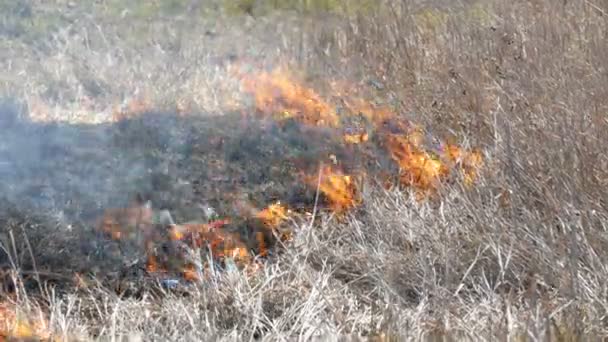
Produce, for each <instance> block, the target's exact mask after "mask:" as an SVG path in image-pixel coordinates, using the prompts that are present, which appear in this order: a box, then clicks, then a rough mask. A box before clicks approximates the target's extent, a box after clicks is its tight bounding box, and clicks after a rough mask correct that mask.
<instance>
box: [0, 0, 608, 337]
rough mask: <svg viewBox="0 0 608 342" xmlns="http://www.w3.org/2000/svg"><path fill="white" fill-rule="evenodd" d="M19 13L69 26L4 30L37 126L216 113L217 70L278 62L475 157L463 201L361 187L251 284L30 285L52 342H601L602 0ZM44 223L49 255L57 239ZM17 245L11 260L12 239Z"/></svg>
mask: <svg viewBox="0 0 608 342" xmlns="http://www.w3.org/2000/svg"><path fill="white" fill-rule="evenodd" d="M192 3H193V4H195V3H196V2H192ZM91 6H93V5H91ZM95 6H97V5H95ZM99 6H104V5H99ZM107 6H109V5H107ZM32 8H33V9H34V11H33V13H34V14H33V15H34V18H38V20H42V19H40V18H46V17H45V15H47V16H50V15H51V14H49V13H52V14H53V13H54V14H56V13H58V12H62V13H64V17H63V19H62V20H65V22H66V23H68V24H67V25H58V27H57V29H55V30H50V31H49V32H48V33H44V34H42V33H40V34H38V35H34V36H33V37H34V38H32V36H31V35H27V37H26V36H19V35H17V36H9V35H8V34H5V35H2V36H0V45H1V46H2V50H3V52H2V55H3V58H1V59H0V60H1V61H2V62H0V63H1V67H2V69H3V70H7V72H5V74H4V75H2V76H1V77H2V78H3V79H2V80H0V82H1V86H0V89H1V91H2V93H3V94H4V95H5V96H8V97H11V98H15V99H19V100H26V101H27V104H28V105H29V110H30V112H31V113H33V114H34V115H39V116H38V117H35V118H39V119H45V120H49V119H51V120H57V119H65V120H68V121H87V122H105V121H108V120H110V119H111V115H112V107H111V105H114V104H116V103H118V102H122V101H127V102H128V101H129V99H130V98H132V97H135V98H137V96H140V97H141V98H140V99H139V100H140V101H142V102H143V103H145V107H146V108H147V107H150V108H162V109H170V110H171V109H174V108H176V107H179V105H178V104H177V102H179V101H182V102H183V103H184V104H187V107H188V111H194V112H197V111H200V112H204V113H208V114H210V115H221V114H223V113H226V112H230V111H232V110H234V109H235V108H243V107H246V106H247V104H246V103H245V99H244V98H241V97H240V96H239V95H238V93H239V92H238V84H237V83H236V82H235V81H234V80H233V79H232V78H230V73H229V71H230V70H228V69H229V68H228V65H229V63H227V62H228V61H229V60H230V59H231V58H232V57H231V56H234V57H235V58H236V59H238V60H246V61H247V62H249V63H251V64H257V63H259V64H262V65H263V64H267V65H271V64H272V63H274V62H276V61H278V60H285V59H287V60H288V61H289V63H291V65H292V66H293V67H294V70H302V71H303V72H304V73H305V74H306V75H308V76H309V77H310V80H311V82H312V83H313V84H318V86H319V88H323V87H324V86H326V85H327V84H326V83H327V81H329V80H330V79H332V78H334V77H335V78H340V79H347V80H349V81H352V82H353V84H355V86H353V88H356V89H357V90H358V91H360V92H361V93H363V94H365V95H366V96H369V97H372V98H374V99H377V100H378V101H384V102H386V103H389V104H390V105H392V106H394V107H395V108H398V109H399V111H400V112H401V113H403V114H404V115H405V116H406V117H408V118H411V119H413V120H415V121H418V122H423V123H425V124H426V125H428V127H431V128H432V130H433V132H434V133H436V134H437V135H440V136H446V135H447V136H451V137H453V139H457V140H459V141H461V142H463V143H464V144H465V145H466V144H470V145H472V146H480V147H482V148H483V150H484V154H485V157H486V160H487V167H486V169H485V171H484V174H483V177H482V179H480V180H479V182H478V184H477V185H476V186H475V187H474V188H473V189H472V190H470V191H465V190H464V189H463V187H461V186H459V185H458V184H456V185H450V186H446V188H445V189H442V196H441V200H440V201H439V202H438V203H427V202H423V203H421V202H419V201H416V200H415V199H414V195H413V194H410V193H409V192H408V191H407V190H397V189H394V190H390V191H388V190H381V189H379V188H378V187H377V186H375V185H374V184H368V185H369V186H368V187H367V188H366V193H365V196H364V198H363V204H362V207H361V209H360V210H357V211H356V212H353V213H352V214H351V215H349V216H348V217H347V219H346V220H343V221H340V220H337V219H336V218H335V217H332V216H331V215H328V214H325V213H323V214H321V215H320V217H319V221H318V222H316V223H315V224H314V225H312V226H309V225H308V222H300V223H294V224H299V226H298V229H297V232H298V233H297V234H296V235H295V237H294V241H293V243H292V245H291V246H290V248H289V249H288V250H287V251H286V252H285V253H284V254H282V255H280V256H279V257H278V258H277V260H276V261H274V262H273V263H271V264H268V265H267V266H266V267H265V268H264V269H263V271H261V272H259V273H258V274H255V275H254V276H253V277H246V276H245V275H243V274H240V273H228V274H218V275H217V277H216V278H215V279H214V280H212V281H209V282H205V283H202V284H200V285H199V286H197V287H196V288H195V289H192V290H191V291H190V292H189V295H188V296H186V297H183V296H180V295H176V294H165V295H163V296H158V297H153V296H152V295H151V294H149V295H145V296H144V297H143V298H121V297H118V296H117V295H116V294H115V293H114V292H112V291H110V290H108V289H107V288H105V287H103V286H101V285H95V284H90V285H88V286H85V287H84V288H81V289H78V290H77V289H68V290H62V291H58V292H57V294H56V295H55V294H53V292H49V291H42V293H44V295H43V296H42V297H44V301H43V302H44V303H45V305H43V309H42V311H43V312H46V313H47V314H48V321H49V325H50V329H51V330H52V331H53V333H54V334H55V335H57V336H59V338H60V339H61V338H66V339H67V338H69V337H70V336H73V337H74V338H76V339H101V340H106V339H108V340H109V339H113V338H121V339H122V338H124V339H127V340H134V341H136V340H209V339H214V340H215V339H220V340H250V339H255V338H264V339H269V340H284V339H305V340H309V339H319V340H340V339H342V338H350V337H349V336H353V337H352V338H353V339H355V337H361V338H371V339H374V340H378V341H388V340H405V339H412V340H419V339H425V340H427V339H428V340H435V339H448V338H449V339H457V340H508V341H511V340H515V341H518V340H559V341H571V340H581V339H584V340H602V339H605V338H607V337H608V322H607V317H608V288H607V285H606V284H608V269H606V266H605V265H608V254H607V253H606V250H608V231H607V229H608V171H607V170H608V153H607V149H606V147H605V142H606V141H608V133H607V132H608V101H607V100H606V99H607V98H608V93H607V91H606V89H607V88H606V84H608V69H607V64H606V62H605V56H607V55H608V45H606V43H605V42H606V41H607V39H608V37H606V32H608V22H607V21H606V11H607V10H608V3H606V1H599V0H596V1H581V2H569V1H564V2H559V3H553V2H551V1H549V0H536V1H512V2H503V1H498V0H497V1H477V2H475V1H460V2H458V3H455V2H452V1H442V0H435V1H429V2H422V1H385V2H384V3H383V4H382V6H379V7H378V8H376V9H374V11H377V12H374V13H365V14H364V15H359V16H357V15H353V16H348V17H346V18H344V17H339V16H335V15H331V16H327V17H324V18H321V19H319V17H318V16H319V15H314V16H313V17H307V18H304V19H296V18H294V17H293V16H292V15H290V14H284V13H275V14H269V15H268V16H265V17H260V18H256V19H252V18H249V17H242V18H240V17H238V18H234V17H224V16H220V15H217V16H210V17H200V16H198V17H196V18H194V17H193V18H190V17H189V16H172V17H168V18H163V19H156V20H153V21H152V22H151V24H150V26H144V23H145V20H139V21H138V20H135V19H133V20H132V21H131V22H129V23H125V22H123V21H121V20H119V19H118V18H117V17H113V16H110V15H109V14H103V13H106V12H103V11H102V12H99V13H102V14H89V15H84V14H83V13H82V8H79V7H78V6H76V7H75V8H74V7H70V6H67V5H66V6H65V7H63V8H62V7H58V9H52V8H50V7H48V6H45V5H39V4H34V3H33V2H32ZM110 12H111V11H109V10H108V13H110ZM36 16H37V17H36ZM66 18H67V19H66ZM201 18H203V19H204V20H203V19H201ZM23 20H30V19H28V18H26V19H23ZM234 20H236V22H238V25H236V24H235V23H234V22H233V21H234ZM32 22H36V20H32ZM320 23H322V24H320ZM26 38H27V39H26ZM87 101H88V102H87ZM83 103H85V104H86V103H89V105H84V104H83ZM87 106H88V107H87ZM79 111H80V112H79ZM0 123H1V122H0ZM1 128H2V126H0V129H1ZM0 162H1V161H0ZM7 226H8V224H7ZM27 227H30V226H27ZM36 227H38V228H40V227H39V226H36ZM3 228H6V227H3ZM53 228H54V229H56V231H57V233H55V234H54V235H56V236H58V237H56V238H54V239H50V240H51V241H55V242H54V244H52V245H53V246H56V244H58V243H59V242H61V241H64V240H66V241H67V240H69V239H70V237H69V236H70V235H69V234H68V233H66V234H64V235H62V234H63V232H64V231H67V230H66V227H65V226H62V225H61V224H58V225H57V226H56V227H53ZM32 229H34V228H32ZM30 234H31V236H41V235H40V233H36V232H31V233H30ZM37 234H38V235H37ZM70 234H74V233H73V232H72V233H70ZM5 236H6V234H3V236H2V238H3V240H4V241H3V246H4V247H5V248H11V247H10V246H11V241H10V239H8V241H7V240H6V239H5ZM58 241H59V242H58ZM66 243H67V242H66ZM37 245H40V244H37ZM17 247H21V248H22V250H19V251H18V252H17V253H13V254H18V255H19V256H20V258H22V259H24V260H26V259H27V258H28V251H27V248H28V246H27V244H23V245H18V246H17ZM41 248H43V247H41ZM56 251H57V250H56V248H53V250H51V248H49V249H48V250H43V251H36V255H37V257H38V258H40V257H45V256H46V257H49V258H52V255H53V252H56ZM63 253H65V252H63ZM7 254H11V253H10V252H9V253H7ZM62 255H63V254H62ZM55 258H57V256H55ZM24 263H25V262H24ZM28 291H32V293H34V292H40V291H38V290H36V289H24V288H21V289H20V291H19V292H18V293H19V294H20V296H19V297H18V298H17V299H16V300H17V301H18V303H20V304H23V303H33V302H34V301H33V298H30V296H33V295H30V294H29V293H30V292H28ZM20 308H21V310H23V311H29V312H30V313H31V312H37V311H38V309H37V307H36V305H34V304H32V305H30V306H27V305H22V306H20Z"/></svg>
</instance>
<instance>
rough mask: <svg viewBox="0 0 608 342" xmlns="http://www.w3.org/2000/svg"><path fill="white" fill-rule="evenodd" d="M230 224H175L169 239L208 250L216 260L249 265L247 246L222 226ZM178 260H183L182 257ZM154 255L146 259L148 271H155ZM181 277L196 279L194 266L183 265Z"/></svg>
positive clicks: (170, 231) (222, 222) (216, 222)
mask: <svg viewBox="0 0 608 342" xmlns="http://www.w3.org/2000/svg"><path fill="white" fill-rule="evenodd" d="M228 223H230V221H228V220H218V221H214V222H211V223H186V224H175V225H172V226H171V227H170V230H169V238H170V239H171V240H172V241H180V242H183V243H185V244H186V245H187V246H189V247H191V248H209V251H210V252H211V254H212V256H213V257H214V259H216V260H223V259H225V258H232V259H233V260H234V261H235V262H236V263H237V264H241V265H244V264H247V263H249V261H250V259H251V256H250V253H249V250H248V248H247V246H246V245H245V244H244V243H243V242H242V241H241V239H240V238H239V237H238V236H237V235H236V234H233V233H230V232H227V231H225V230H224V229H223V226H225V225H226V224H228ZM177 257H178V258H180V259H181V260H185V259H186V258H185V256H184V255H178V256H177ZM157 268H158V266H157V265H156V258H155V257H154V255H150V256H149V257H148V269H149V270H150V269H153V270H154V269H157ZM181 271H182V276H183V277H184V279H187V280H194V279H198V275H197V272H196V269H195V267H194V265H192V264H191V263H185V265H183V269H182V270H181Z"/></svg>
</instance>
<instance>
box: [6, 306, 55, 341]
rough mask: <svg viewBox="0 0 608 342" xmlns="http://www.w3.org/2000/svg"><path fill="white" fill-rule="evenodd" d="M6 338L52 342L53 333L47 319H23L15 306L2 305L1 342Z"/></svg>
mask: <svg viewBox="0 0 608 342" xmlns="http://www.w3.org/2000/svg"><path fill="white" fill-rule="evenodd" d="M5 338H10V339H19V340H21V339H34V340H50V339H51V332H50V328H49V324H48V322H47V321H46V319H44V318H42V317H38V318H37V319H32V318H28V319H25V318H22V317H20V315H18V313H17V307H16V306H15V305H13V304H9V303H0V340H4V339H5ZM53 340H55V339H53Z"/></svg>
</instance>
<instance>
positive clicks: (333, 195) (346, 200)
mask: <svg viewBox="0 0 608 342" xmlns="http://www.w3.org/2000/svg"><path fill="white" fill-rule="evenodd" d="M318 177H319V176H307V177H306V181H307V183H308V184H309V185H311V186H315V187H316V186H318V188H319V191H320V192H321V193H322V194H323V195H324V196H325V198H326V199H327V201H328V202H329V207H330V208H331V210H332V211H334V212H335V213H337V214H342V213H344V212H346V211H347V210H349V209H351V208H353V207H355V206H357V205H358V204H359V201H360V200H359V198H358V193H357V188H356V186H355V184H354V182H353V179H352V176H350V175H346V174H344V173H342V172H341V171H340V170H337V169H333V168H332V167H331V166H325V167H323V168H322V169H321V172H320V180H319V178H318Z"/></svg>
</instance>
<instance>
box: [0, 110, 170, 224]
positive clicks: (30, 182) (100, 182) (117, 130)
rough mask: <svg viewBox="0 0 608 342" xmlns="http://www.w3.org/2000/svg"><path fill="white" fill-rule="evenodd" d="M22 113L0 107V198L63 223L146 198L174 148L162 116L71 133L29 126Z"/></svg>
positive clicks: (75, 128)
mask: <svg viewBox="0 0 608 342" xmlns="http://www.w3.org/2000/svg"><path fill="white" fill-rule="evenodd" d="M22 112H23V110H22V109H21V108H20V107H19V106H18V105H16V104H15V103H14V102H11V101H3V103H2V104H1V105H0V131H1V133H0V193H1V195H0V196H1V197H3V198H4V200H6V201H8V202H10V203H12V204H13V205H15V206H17V207H19V208H28V209H29V210H34V211H36V212H44V213H52V214H53V215H56V216H57V217H60V218H64V219H66V220H77V219H78V220H80V219H83V220H89V219H92V218H93V217H94V216H95V215H97V214H98V213H99V212H100V211H101V210H102V209H103V208H105V207H108V206H113V207H117V206H124V205H126V203H127V202H128V201H129V200H130V199H131V198H132V197H133V196H135V194H136V193H141V194H143V195H144V196H145V195H146V194H149V193H151V192H153V191H154V185H155V181H157V180H158V179H159V178H161V177H162V176H163V175H165V176H167V175H168V172H169V168H168V164H169V163H170V158H171V156H172V155H175V147H176V146H178V145H180V138H179V137H180V135H179V134H177V133H175V130H176V129H177V122H176V121H175V120H171V118H170V116H164V117H161V116H158V115H157V116H156V117H155V119H156V120H155V119H154V116H152V118H148V119H147V120H134V121H131V122H124V123H120V124H112V123H107V124H97V125H84V124H79V125H73V124H62V123H37V122H31V121H28V120H27V119H24V115H21V114H22Z"/></svg>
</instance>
